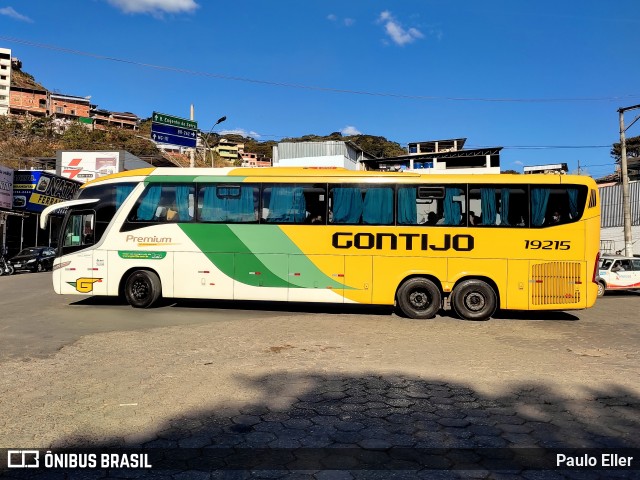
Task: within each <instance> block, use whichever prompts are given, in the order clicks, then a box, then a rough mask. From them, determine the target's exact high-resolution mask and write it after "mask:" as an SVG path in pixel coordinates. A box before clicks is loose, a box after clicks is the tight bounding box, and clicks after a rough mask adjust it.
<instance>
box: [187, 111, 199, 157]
mask: <svg viewBox="0 0 640 480" xmlns="http://www.w3.org/2000/svg"><path fill="white" fill-rule="evenodd" d="M190 118H191V121H193V103H192V104H191V117H190ZM196 148H198V146H197V145H196ZM189 166H190V167H191V168H193V167H195V166H196V149H195V148H192V149H191V151H190V152H189Z"/></svg>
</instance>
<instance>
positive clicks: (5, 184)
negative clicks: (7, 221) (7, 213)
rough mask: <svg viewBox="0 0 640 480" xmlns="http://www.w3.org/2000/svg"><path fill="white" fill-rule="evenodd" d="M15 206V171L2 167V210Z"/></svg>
mask: <svg viewBox="0 0 640 480" xmlns="http://www.w3.org/2000/svg"><path fill="white" fill-rule="evenodd" d="M12 206H13V169H12V168H8V167H3V166H2V165H0V209H2V208H4V209H7V210H10V209H11V207H12Z"/></svg>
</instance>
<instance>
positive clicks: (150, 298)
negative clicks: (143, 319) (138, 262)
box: [124, 270, 162, 308]
mask: <svg viewBox="0 0 640 480" xmlns="http://www.w3.org/2000/svg"><path fill="white" fill-rule="evenodd" d="M161 292H162V284H161V283H160V278H159V277H158V275H156V274H155V273H154V272H150V271H148V270H136V271H135V272H133V273H132V274H131V275H129V278H127V283H126V284H125V286H124V295H125V297H126V298H127V302H129V305H131V306H132V307H135V308H149V307H151V306H152V305H153V304H154V303H156V302H157V301H158V299H159V298H160V294H161Z"/></svg>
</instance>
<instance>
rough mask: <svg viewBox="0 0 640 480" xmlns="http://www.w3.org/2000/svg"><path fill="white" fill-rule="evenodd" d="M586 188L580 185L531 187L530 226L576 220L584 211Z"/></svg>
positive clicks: (559, 223) (560, 223)
mask: <svg viewBox="0 0 640 480" xmlns="http://www.w3.org/2000/svg"><path fill="white" fill-rule="evenodd" d="M587 190H588V188H587V187H585V186H582V185H569V186H563V187H555V186H554V187H538V186H533V187H532V188H531V226H533V227H546V226H553V225H562V224H565V223H572V222H576V221H578V220H579V219H580V217H582V214H583V213H584V208H585V203H586V198H587Z"/></svg>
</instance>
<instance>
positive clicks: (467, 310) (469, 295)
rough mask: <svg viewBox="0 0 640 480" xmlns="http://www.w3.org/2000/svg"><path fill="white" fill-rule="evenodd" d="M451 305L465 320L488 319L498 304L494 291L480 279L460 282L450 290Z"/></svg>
mask: <svg viewBox="0 0 640 480" xmlns="http://www.w3.org/2000/svg"><path fill="white" fill-rule="evenodd" d="M451 297H452V299H451V306H452V307H453V310H454V311H455V312H456V314H457V315H458V316H459V317H460V318H464V319H465V320H488V319H489V318H490V317H491V315H493V314H494V312H495V311H496V308H497V306H498V299H497V297H496V292H495V291H494V290H493V288H491V286H490V285H489V284H488V283H486V282H483V281H482V280H477V279H470V280H464V281H463V282H460V283H459V284H458V285H456V287H455V288H454V289H453V292H451Z"/></svg>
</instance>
